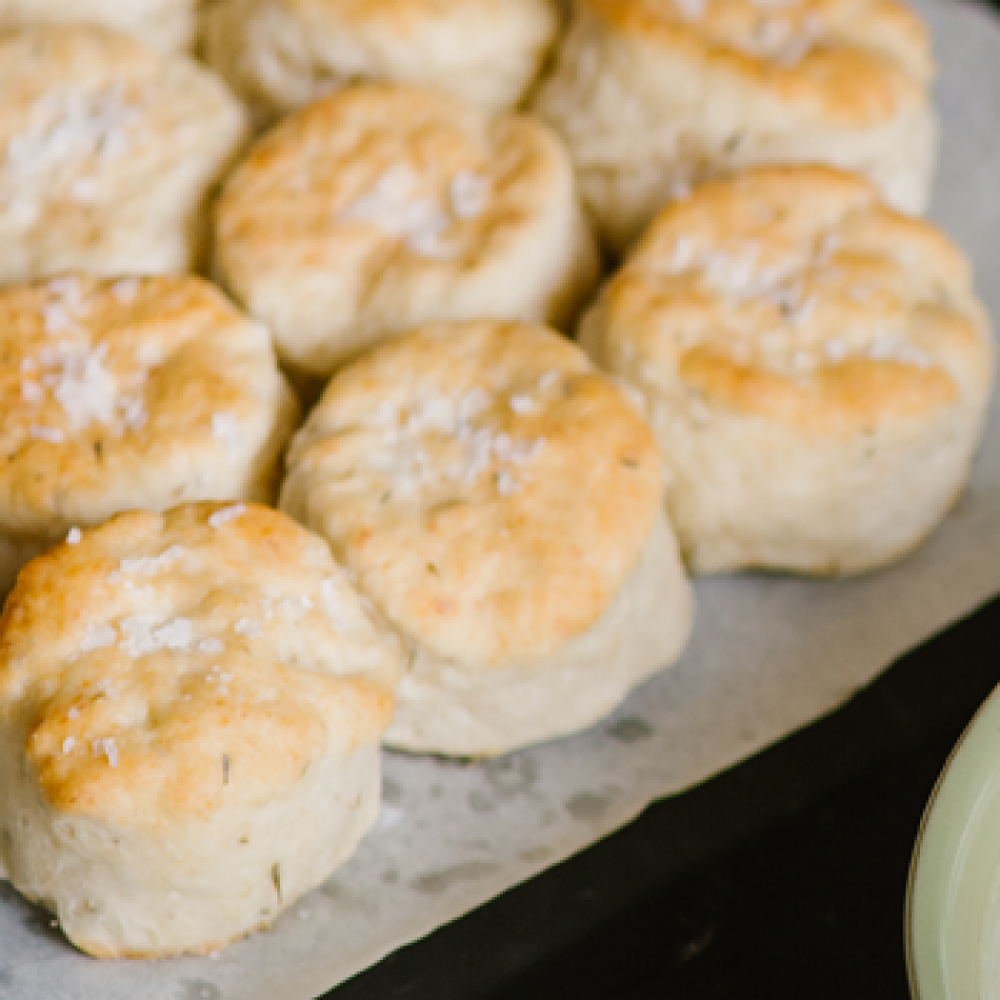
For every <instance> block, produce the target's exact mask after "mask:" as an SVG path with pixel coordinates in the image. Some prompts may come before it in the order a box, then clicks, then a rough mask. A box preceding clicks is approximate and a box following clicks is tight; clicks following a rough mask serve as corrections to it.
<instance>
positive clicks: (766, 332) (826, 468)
mask: <svg viewBox="0 0 1000 1000" xmlns="http://www.w3.org/2000/svg"><path fill="white" fill-rule="evenodd" d="M580 339H581V342H582V344H583V345H584V347H585V348H586V349H587V350H588V351H589V352H590V353H591V355H592V356H593V357H594V359H595V360H596V361H597V362H598V364H600V365H601V366H603V367H605V368H607V369H609V370H610V371H612V372H614V373H616V374H617V375H619V376H620V377H622V378H623V379H625V380H627V381H628V382H629V383H630V384H631V385H632V386H633V387H635V388H636V389H638V390H639V391H641V393H642V394H643V396H644V397H645V399H646V401H647V404H648V407H649V412H650V416H651V419H652V423H653V427H654V429H655V431H656V434H657V438H658V440H659V443H660V449H661V451H662V454H663V457H664V461H665V464H666V468H667V479H668V490H667V508H668V512H669V514H670V516H671V518H672V520H673V523H674V526H675V527H676V529H677V533H678V536H679V538H680V542H681V548H682V550H683V552H684V554H685V556H686V558H687V561H688V564H689V565H690V566H691V567H692V568H693V569H695V570H697V571H701V572H711V571H717V570H732V569H739V568H744V567H761V568H765V569H776V570H790V571H796V572H801V573H809V574H823V575H827V574H828V575H836V574H846V573H857V572H861V571H863V570H868V569H872V568H874V567H877V566H880V565H882V564H884V563H888V562H890V561H892V560H894V559H897V558H899V557H900V556H902V555H903V554H904V553H906V552H907V551H909V550H910V549H912V548H913V547H914V546H916V545H917V544H918V543H919V542H920V541H921V540H922V539H923V538H924V537H925V536H926V535H927V534H928V533H929V532H930V531H931V530H932V529H933V528H934V527H935V525H936V524H937V523H938V522H939V521H940V519H941V518H942V516H943V515H944V514H945V512H946V511H947V510H948V508H949V506H950V505H951V504H952V502H953V501H954V499H955V497H956V495H957V494H958V493H959V491H960V490H961V489H962V486H963V484H964V482H965V479H966V476H967V474H968V471H969V465H970V462H971V459H972V457H973V453H974V451H975V448H976V444H977V442H978V440H979V436H980V432H981V429H982V425H983V418H984V414H985V411H986V407H987V404H988V401H989V396H990V392H991V388H992V382H993V340H992V334H991V333H990V330H989V327H988V325H987V319H986V316H985V313H984V311H983V308H982V307H981V305H980V304H979V302H978V301H977V300H976V298H975V295H974V293H973V289H972V282H971V275H970V268H969V265H968V263H967V261H966V260H965V259H964V257H963V256H962V254H961V252H960V251H959V250H958V249H957V248H956V247H954V246H953V245H952V244H951V243H950V242H949V241H948V240H947V239H946V238H945V237H944V236H943V235H942V234H941V233H940V232H938V231H937V230H936V229H934V228H933V227H932V226H930V225H928V224H926V223H924V222H922V221H919V220H916V219H913V218H909V217H906V216H903V215H900V214H897V213H895V212H893V211H892V210H890V209H888V208H886V207H885V205H884V204H882V203H881V202H880V201H879V199H878V196H877V194H876V192H875V190H874V189H873V187H872V186H871V185H870V184H868V183H867V182H865V181H863V180H862V179H860V178H858V177H856V176H853V175H849V174H845V173H840V172H838V171H835V170H832V169H828V168H822V167H787V168H761V169H759V170H756V171H749V172H747V173H746V174H745V175H742V176H737V177H734V178H732V179H729V180H725V181H722V180H720V181H713V182H708V183H706V184H704V185H703V186H701V187H699V188H696V189H695V191H694V193H693V194H692V196H691V198H690V199H689V200H688V201H684V202H678V203H675V204H673V205H670V206H668V207H667V208H665V209H663V211H662V212H661V213H660V214H659V215H658V216H657V218H656V221H655V222H654V223H653V225H652V226H651V227H650V229H649V230H648V232H647V233H646V235H645V236H644V237H643V239H642V240H641V241H640V243H639V245H638V247H637V248H636V250H635V251H634V253H633V254H632V255H631V256H630V258H629V259H628V261H627V262H626V264H625V266H624V267H623V268H622V269H621V271H620V272H619V273H618V274H616V275H615V276H614V277H613V279H612V280H611V281H610V282H609V284H608V285H607V286H606V288H605V289H604V291H603V292H602V294H601V296H600V297H599V299H598V302H597V304H596V305H595V306H594V307H593V309H592V311H591V312H590V313H589V314H588V315H587V317H586V318H585V319H584V321H583V323H582V324H581V333H580Z"/></svg>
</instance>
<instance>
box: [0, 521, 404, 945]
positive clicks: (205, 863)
mask: <svg viewBox="0 0 1000 1000" xmlns="http://www.w3.org/2000/svg"><path fill="white" fill-rule="evenodd" d="M399 666H400V651H399V645H398V643H397V642H396V641H395V639H394V638H393V637H392V636H391V635H389V634H388V633H386V632H385V631H384V630H382V629H380V627H379V626H377V625H376V624H375V623H374V622H373V621H372V620H371V619H370V618H369V616H368V615H367V614H366V613H365V612H364V610H363V608H362V605H361V603H360V600H359V598H358V596H357V594H356V592H355V591H354V590H353V588H352V586H351V585H350V583H349V582H348V580H347V577H346V576H345V575H344V573H343V572H342V570H340V568H339V567H338V566H337V565H336V563H335V562H334V560H333V559H332V557H331V555H330V552H329V549H328V547H327V546H326V544H325V543H324V542H323V541H322V540H321V539H319V538H317V537H315V536H313V535H311V534H309V533H308V532H306V531H304V530H303V529H301V528H299V527H298V526H297V525H295V524H294V523H293V522H291V521H290V520H289V519H287V518H285V517H283V516H282V515H280V514H278V513H276V512H274V511H270V510H268V509H266V508H263V507H257V506H254V505H242V504H241V505H238V506H229V507H226V506H219V505H194V506H189V507H183V508H178V509H176V510H173V511H171V512H169V513H167V514H164V515H156V514H150V513H138V512H137V513H131V514H125V515H120V516H119V517H117V518H115V519H113V520H112V521H111V522H109V523H108V524H107V525H105V526H103V527H101V528H98V529H93V530H90V531H85V532H83V533H82V535H81V536H80V537H79V538H74V539H71V540H70V541H69V542H67V543H65V544H63V545H60V546H58V547H56V548H55V549H53V550H52V551H51V552H50V553H49V554H47V555H45V556H43V557H41V558H39V559H37V560H35V561H34V562H32V563H31V564H30V565H29V566H28V567H27V569H26V570H25V571H24V572H23V573H22V574H21V577H20V580H19V582H18V585H17V587H16V588H15V590H14V592H13V593H12V595H11V597H10V599H9V600H8V602H7V605H6V608H5V611H4V616H3V618H2V620H0V745H2V747H3V755H4V762H3V764H2V765H0V767H2V768H3V771H4V784H3V793H2V797H0V824H2V825H3V828H4V830H5V831H6V836H5V838H3V844H2V846H0V853H2V854H3V855H4V861H5V863H6V865H5V866H6V869H7V873H8V876H9V877H10V878H11V880H12V881H13V882H14V883H15V885H17V887H18V888H19V889H20V890H21V891H22V892H23V893H25V894H26V895H27V896H29V897H30V898H33V899H37V900H40V901H41V902H43V903H44V904H45V905H47V906H49V907H50V908H51V909H53V910H54V912H56V914H57V915H58V917H59V920H60V922H61V924H62V926H63V928H64V930H65V931H66V932H67V934H68V935H69V937H70V938H71V939H72V940H73V941H74V943H76V944H77V945H78V946H79V947H81V948H83V949H84V950H86V951H89V952H91V953H93V954H97V955H104V956H108V955H138V954H144V955H155V954H159V955H164V954H173V953H177V952H181V951H189V950H193V951H198V950H203V949H205V948H208V947H210V946H214V945H215V944H217V943H219V942H220V941H221V942H224V941H227V940H230V939H232V938H234V937H237V936H240V935H242V934H245V933H247V932H249V931H250V930H253V929H254V928H256V927H257V926H259V925H260V924H262V923H264V924H266V923H268V922H270V920H271V919H273V918H274V916H275V915H276V914H277V913H278V912H280V910H281V909H282V908H283V907H284V906H286V905H288V904H289V903H290V902H292V901H293V900H294V899H295V898H296V897H297V896H298V895H300V894H301V893H302V892H305V891H307V890H308V889H309V888H311V887H312V886H313V885H315V884H316V882H318V881H319V880H320V879H322V878H324V877H325V876H326V875H327V874H329V871H330V870H331V868H332V867H334V866H335V865H336V863H338V862H339V861H340V860H342V858H343V857H344V856H345V854H346V853H350V851H351V850H353V847H354V846H355V844H356V843H357V840H358V839H359V837H360V836H361V834H362V833H363V832H364V829H366V828H367V826H368V825H370V823H371V822H372V821H373V819H374V816H375V813H376V812H377V801H378V762H377V741H378V739H379V737H380V735H381V733H382V731H383V730H384V728H385V726H386V725H387V724H388V721H389V718H390V716H391V714H392V704H393V699H392V688H393V687H394V685H395V682H396V678H397V676H398V671H399ZM338 782H341V783H342V784H338ZM299 826H301V827H302V828H301V829H300V828H299Z"/></svg>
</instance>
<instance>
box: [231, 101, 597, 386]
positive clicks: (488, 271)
mask: <svg viewBox="0 0 1000 1000" xmlns="http://www.w3.org/2000/svg"><path fill="white" fill-rule="evenodd" d="M215 259H216V271H217V273H218V274H219V276H220V278H221V279H222V280H223V282H224V283H225V284H226V285H227V287H228V288H229V289H230V290H231V291H232V293H233V294H234V296H235V297H236V298H237V300H238V301H240V302H242V303H243V304H244V305H245V306H246V308H247V309H248V311H249V312H250V313H251V314H252V315H254V316H256V317H257V318H259V319H260V320H262V321H263V322H265V323H267V324H268V326H269V327H270V328H271V330H272V331H273V333H274V336H275V340H276V343H277V346H278V351H279V354H280V355H281V356H282V359H283V360H284V361H285V362H286V364H288V365H289V366H290V367H291V368H292V369H293V370H295V371H296V372H301V373H304V374H306V375H308V376H312V377H320V378H321V377H325V376H327V375H329V374H330V373H331V372H332V371H333V369H334V368H335V367H336V366H337V365H339V364H341V363H343V361H345V360H346V359H347V358H349V357H350V356H351V355H352V354H354V353H356V352H357V351H358V350H359V349H362V348H364V347H368V346H370V345H371V344H373V343H375V342H377V341H378V340H380V339H384V338H385V337H388V336H391V335H393V334H395V333H398V332H400V331H402V330H405V329H408V328H410V327H414V326H417V325H419V324H421V323H424V322H431V321H435V320H454V319H473V318H478V317H483V316H485V317H493V318H500V319H524V320H539V321H547V322H552V323H555V324H557V325H558V324H565V323H567V322H569V320H570V318H571V317H572V316H573V315H574V314H575V312H576V310H577V308H578V306H579V305H580V304H581V300H582V298H583V296H584V295H585V294H586V293H587V292H588V291H589V290H590V288H591V287H592V285H593V283H594V282H595V281H596V279H597V277H598V273H599V270H598V268H599V265H598V259H597V253H596V249H595V247H594V243H593V240H592V237H591V235H590V233H589V230H588V228H587V224H586V222H585V220H584V216H583V210H582V208H581V206H580V204H579V202H578V199H577V194H576V183H575V179H574V176H573V168H572V166H571V164H570V162H569V159H568V157H567V155H566V152H565V150H564V148H563V146H562V143H561V142H560V141H559V139H558V137H557V136H555V134H554V133H552V132H551V131H550V130H549V129H547V128H546V127H545V126H543V125H542V124H541V123H539V122H536V121H533V120H532V119H530V118H528V117H526V116H501V117H499V118H495V119H491V118H488V117H486V116H485V115H483V114H482V113H481V112H479V111H475V110H473V109H472V108H470V107H467V106H465V105H463V104H461V103H460V102H458V101H457V100H454V99H452V98H449V97H444V96H441V95H438V94H434V93H431V92H429V91H423V90H418V89H415V88H412V87H389V86H376V85H365V86H358V87H352V88H349V89H347V90H344V91H341V92H339V93H337V94H333V95H331V96H329V97H327V98H325V99H324V100H322V101H320V102H318V103H316V104H313V105H311V106H309V107H308V108H305V109H304V110H302V111H299V112H297V113H296V114H294V115H292V116H290V117H289V118H287V119H285V121H283V122H282V123H281V124H280V125H278V126H277V127H276V128H275V129H274V130H273V131H272V132H270V133H269V134H268V135H267V136H265V138H264V139H262V140H261V141H260V142H259V143H257V144H256V145H255V146H254V148H253V149H252V150H251V152H250V154H249V156H248V157H247V159H246V160H245V161H244V162H243V163H242V164H241V165H240V167H239V168H238V169H237V170H236V171H235V173H234V174H233V175H232V177H231V178H230V179H229V181H228V182H227V184H226V186H225V189H224V190H223V193H222V196H221V198H220V201H219V204H218V206H217V211H216V246H215Z"/></svg>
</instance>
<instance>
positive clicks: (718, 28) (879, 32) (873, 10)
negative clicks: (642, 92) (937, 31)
mask: <svg viewBox="0 0 1000 1000" xmlns="http://www.w3.org/2000/svg"><path fill="white" fill-rule="evenodd" d="M577 2H578V5H579V7H580V9H581V12H582V13H584V14H586V15H588V16H590V17H593V18H595V19H596V23H598V24H602V25H604V26H606V27H607V28H609V29H611V30H614V31H615V32H617V33H618V34H619V35H620V37H623V38H628V39H631V40H632V41H634V42H636V43H638V44H646V45H651V46H653V47H654V48H655V49H657V50H661V51H662V50H666V51H667V52H668V53H669V55H670V56H671V57H672V58H675V59H681V60H685V61H693V62H695V63H697V64H704V63H709V64H711V65H713V66H715V67H717V68H719V69H724V70H728V71H729V72H732V73H735V74H736V75H737V76H738V77H739V79H740V81H741V82H742V83H743V84H749V85H751V86H754V87H756V88H760V89H761V90H762V91H763V92H765V93H769V94H771V95H772V96H773V97H774V98H776V99H777V100H778V101H780V102H781V104H782V105H784V106H787V105H796V104H798V105H803V106H805V107H808V108H811V109H813V110H814V111H815V112H819V113H821V114H823V115H825V116H829V117H830V118H832V119H834V120H835V121H838V122H843V123H845V124H848V123H849V124H855V125H858V124H872V123H876V122H879V121H882V120H884V119H886V118H889V117H892V116H893V115H894V114H896V113H897V112H898V111H899V110H900V109H901V108H903V107H906V106H912V105H913V104H922V103H924V102H925V101H926V99H927V97H926V91H927V86H928V83H929V81H930V77H931V74H932V59H931V51H930V40H929V37H928V33H927V29H926V28H925V27H924V25H923V23H922V22H921V21H920V19H919V18H918V17H917V15H916V14H914V13H913V12H912V11H910V10H909V8H907V7H906V6H904V5H903V4H901V3H897V2H895V0H789V2H781V3H762V2H760V0H577Z"/></svg>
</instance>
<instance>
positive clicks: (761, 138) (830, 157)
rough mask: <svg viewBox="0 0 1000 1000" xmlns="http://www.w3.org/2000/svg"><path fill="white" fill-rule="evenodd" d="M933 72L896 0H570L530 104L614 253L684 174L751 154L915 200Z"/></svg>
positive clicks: (681, 184) (902, 200)
mask: <svg viewBox="0 0 1000 1000" xmlns="http://www.w3.org/2000/svg"><path fill="white" fill-rule="evenodd" d="M931 76H932V60H931V56H930V45H929V39H928V34H927V31H926V29H925V28H924V26H923V25H922V23H921V22H920V20H919V19H918V18H917V16H916V15H915V14H913V13H912V12H910V11H909V10H908V9H907V8H905V7H904V6H902V5H900V4H898V3H896V2H895V0H798V2H794V3H792V4H784V5H781V6H780V7H776V6H774V5H771V6H768V7H766V8H765V7H762V6H761V5H760V4H757V3H754V2H753V0H677V2H673V0H582V2H580V3H579V4H577V5H576V7H575V15H574V21H573V24H572V26H571V28H570V31H569V33H568V35H567V38H566V40H565V41H564V43H563V46H562V48H561V51H560V54H559V58H558V60H557V65H556V67H555V69H554V71H553V73H552V74H551V76H550V78H549V79H548V81H547V82H546V84H545V85H544V86H543V88H542V90H541V93H540V94H539V97H538V100H537V102H536V108H537V110H538V111H539V112H540V113H541V114H542V115H543V117H545V118H547V119H548V120H549V121H551V122H552V123H553V124H554V125H555V126H556V127H557V128H558V129H559V130H560V132H561V133H562V134H563V136H564V137H565V138H566V140H567V142H568V145H569V148H570V151H571V153H572V155H573V158H574V161H575V162H576V164H577V167H578V169H579V171H580V183H581V189H582V191H583V193H584V196H585V199H586V200H587V203H588V206H589V207H590V208H591V210H592V211H593V213H594V215H595V217H596V219H597V222H598V228H599V230H600V232H601V233H602V235H603V236H604V237H605V238H606V239H607V241H608V242H609V243H610V244H611V245H613V246H614V247H615V248H616V249H618V250H624V249H626V248H627V247H628V246H629V245H630V244H631V243H632V242H633V241H634V240H635V239H636V238H637V237H638V236H639V235H640V233H641V231H642V229H643V228H644V227H645V225H646V224H647V223H648V222H649V220H650V219H651V218H652V216H653V215H654V214H655V213H656V211H657V209H658V208H660V207H661V206H662V205H663V204H664V203H665V202H667V201H669V200H670V199H671V198H673V197H678V196H681V195H682V194H683V192H684V191H685V190H687V189H688V188H689V187H690V185H691V184H692V183H696V182H698V181H700V180H704V179H705V178H706V177H710V176H713V175H718V174H724V173H728V172H731V171H734V170H739V169H743V168H746V167H748V166H753V165H760V164H768V163H789V162H791V163H809V162H816V163H829V164H832V165H835V166H839V167H842V168H845V169H850V170H858V171H860V172H862V173H864V174H866V175H867V176H868V177H869V178H870V179H871V180H873V181H874V182H875V183H876V184H877V186H878V187H879V188H880V189H881V191H882V193H883V195H884V196H885V197H886V198H887V199H888V200H889V202H890V203H891V204H893V205H894V206H895V207H898V208H901V209H903V210H905V211H910V212H918V211H921V210H922V209H923V208H924V207H925V205H926V202H927V199H928V196H929V189H930V181H931V176H932V172H933V164H934V153H935V147H936V126H935V122H934V118H933V113H932V111H931V109H930V108H929V105H928V100H929V98H928V87H929V83H930V79H931Z"/></svg>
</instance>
